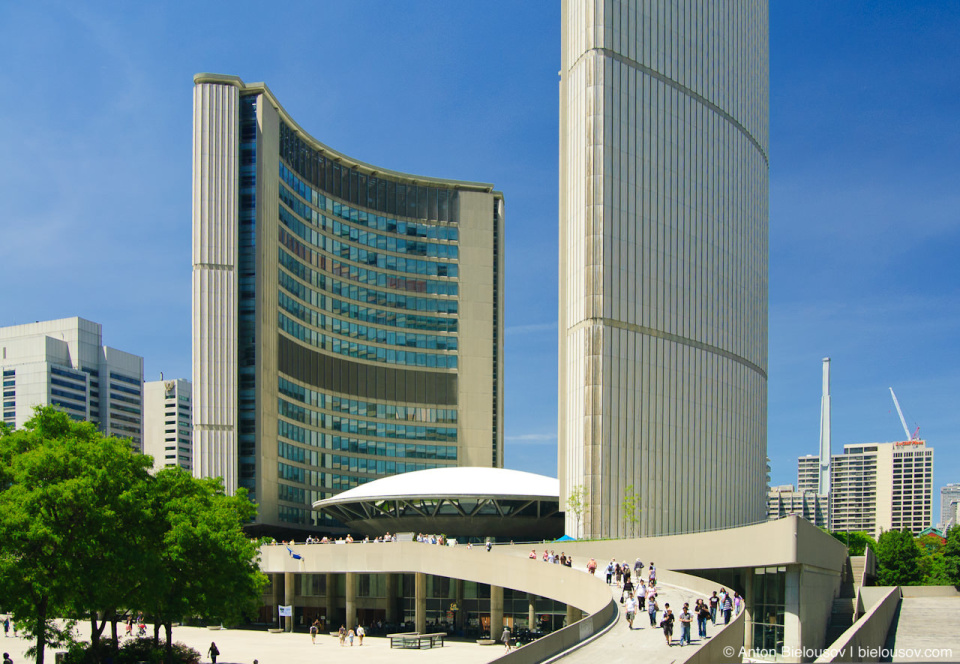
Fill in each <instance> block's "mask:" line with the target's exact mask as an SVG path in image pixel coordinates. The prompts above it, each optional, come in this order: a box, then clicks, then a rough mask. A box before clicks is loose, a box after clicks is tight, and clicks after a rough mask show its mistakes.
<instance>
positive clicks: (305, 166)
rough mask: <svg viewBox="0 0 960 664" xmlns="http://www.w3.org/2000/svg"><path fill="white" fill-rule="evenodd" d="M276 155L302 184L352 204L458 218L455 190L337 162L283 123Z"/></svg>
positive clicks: (391, 212)
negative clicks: (399, 179)
mask: <svg viewBox="0 0 960 664" xmlns="http://www.w3.org/2000/svg"><path fill="white" fill-rule="evenodd" d="M280 158H281V159H282V160H283V161H286V162H287V164H289V167H290V169H291V170H292V171H294V172H295V173H297V175H298V176H299V177H301V178H302V179H303V181H304V183H309V184H312V185H314V187H316V188H317V189H320V190H323V191H325V192H327V193H329V194H330V195H331V196H334V197H336V198H340V199H342V200H344V201H347V202H350V203H353V204H354V205H361V206H363V207H366V208H369V209H370V210H376V211H378V212H383V213H386V214H388V215H399V216H401V217H411V218H414V219H425V220H431V221H449V222H453V223H457V222H458V221H459V220H460V197H459V192H458V191H457V190H456V189H446V188H439V187H429V186H424V185H419V186H418V185H413V184H405V183H400V182H396V181H394V180H392V179H386V178H383V177H378V176H375V175H367V174H366V173H363V172H361V171H359V170H358V169H355V168H350V167H349V166H345V165H341V164H340V160H339V158H337V159H329V158H328V157H325V156H324V154H323V153H322V152H320V151H318V150H315V149H314V148H312V147H311V146H309V145H308V144H307V143H305V142H304V141H303V140H302V139H301V138H300V137H299V136H298V135H297V130H295V129H292V128H290V127H288V126H287V125H286V123H281V124H280ZM305 186H306V184H305ZM298 191H300V193H301V195H303V198H305V199H306V198H310V196H309V194H308V192H307V191H306V189H303V190H301V189H298Z"/></svg>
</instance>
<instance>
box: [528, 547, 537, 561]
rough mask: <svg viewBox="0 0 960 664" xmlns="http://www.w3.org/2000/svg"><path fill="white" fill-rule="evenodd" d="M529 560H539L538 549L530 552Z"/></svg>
mask: <svg viewBox="0 0 960 664" xmlns="http://www.w3.org/2000/svg"><path fill="white" fill-rule="evenodd" d="M527 558H529V559H530V560H536V559H537V550H536V549H532V550H531V551H530V555H529V556H527Z"/></svg>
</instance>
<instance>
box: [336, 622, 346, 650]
mask: <svg viewBox="0 0 960 664" xmlns="http://www.w3.org/2000/svg"><path fill="white" fill-rule="evenodd" d="M337 636H338V637H339V638H340V646H341V647H343V644H344V643H345V642H346V640H347V628H346V627H344V626H343V625H340V629H339V630H337Z"/></svg>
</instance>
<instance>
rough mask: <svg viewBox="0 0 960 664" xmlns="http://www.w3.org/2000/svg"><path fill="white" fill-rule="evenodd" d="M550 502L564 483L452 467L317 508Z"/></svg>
mask: <svg viewBox="0 0 960 664" xmlns="http://www.w3.org/2000/svg"><path fill="white" fill-rule="evenodd" d="M454 496H457V497H468V496H469V497H477V498H483V497H489V498H546V499H551V498H552V499H554V500H559V498H560V481H559V480H557V479H556V478H553V477H546V476H545V475H535V474H534V473H526V472H523V471H520V470H506V469H503V468H472V467H459V466H451V467H448V468H430V469H427V470H417V471H414V472H412V473H401V474H399V475H391V476H390V477H383V478H381V479H378V480H374V481H373V482H367V483H366V484H361V485H360V486H357V487H354V488H352V489H349V490H348V491H344V492H343V493H338V494H337V495H336V496H334V497H333V498H327V499H326V500H321V501H318V502H317V503H315V504H314V506H315V507H316V506H323V505H332V504H337V503H350V502H355V501H362V500H390V499H402V498H440V497H454Z"/></svg>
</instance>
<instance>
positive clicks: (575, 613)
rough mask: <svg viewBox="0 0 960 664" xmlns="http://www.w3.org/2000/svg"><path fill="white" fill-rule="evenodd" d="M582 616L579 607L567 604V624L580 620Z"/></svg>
mask: <svg viewBox="0 0 960 664" xmlns="http://www.w3.org/2000/svg"><path fill="white" fill-rule="evenodd" d="M582 616H583V614H582V613H580V609H578V608H577V607H575V606H574V605H573V604H567V625H572V624H573V623H575V622H577V621H578V620H580V618H581V617H582ZM564 626H566V625H564Z"/></svg>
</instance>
